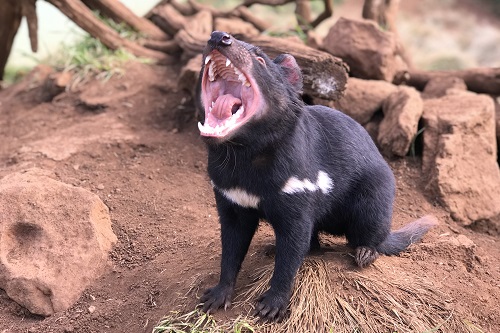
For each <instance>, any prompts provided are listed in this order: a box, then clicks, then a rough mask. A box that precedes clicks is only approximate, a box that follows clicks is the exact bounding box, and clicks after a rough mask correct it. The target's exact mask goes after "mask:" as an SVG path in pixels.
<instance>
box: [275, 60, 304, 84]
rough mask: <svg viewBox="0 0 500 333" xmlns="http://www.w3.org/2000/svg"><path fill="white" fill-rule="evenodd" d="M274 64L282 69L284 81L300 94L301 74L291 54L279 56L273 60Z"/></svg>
mask: <svg viewBox="0 0 500 333" xmlns="http://www.w3.org/2000/svg"><path fill="white" fill-rule="evenodd" d="M274 63H276V64H278V65H280V66H281V67H282V68H283V69H284V72H285V78H286V80H287V81H288V82H289V83H290V84H291V85H292V86H294V88H295V89H296V90H297V92H299V93H301V92H302V72H301V70H300V67H299V65H298V64H297V61H296V60H295V58H294V57H293V56H292V55H291V54H280V55H279V56H277V57H276V58H275V59H274Z"/></svg>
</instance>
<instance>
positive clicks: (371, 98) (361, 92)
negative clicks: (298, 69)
mask: <svg viewBox="0 0 500 333" xmlns="http://www.w3.org/2000/svg"><path fill="white" fill-rule="evenodd" d="M397 90H398V87H397V86H395V85H393V84H391V83H388V82H385V81H380V80H362V79H357V78H354V77H350V78H349V79H348V81H347V89H346V91H345V94H344V96H343V97H342V98H341V99H339V100H338V101H336V102H331V101H326V102H322V101H320V100H316V99H315V100H314V103H315V104H323V105H327V106H329V107H332V108H334V109H338V110H340V111H342V112H344V113H345V114H347V115H349V116H350V117H352V118H353V119H354V120H356V121H357V122H358V123H360V124H361V125H365V124H367V123H368V122H369V121H370V119H372V117H373V115H374V114H375V112H377V111H379V110H382V104H383V103H384V100H385V99H386V98H387V97H388V96H389V95H390V94H392V93H393V92H395V91H397Z"/></svg>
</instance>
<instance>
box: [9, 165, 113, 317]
mask: <svg viewBox="0 0 500 333" xmlns="http://www.w3.org/2000/svg"><path fill="white" fill-rule="evenodd" d="M48 174H49V173H47V172H43V171H41V170H36V169H35V170H29V171H26V172H19V173H14V174H10V175H7V176H5V177H4V178H2V179H1V180H0V216H2V219H1V220H0V288H2V289H4V290H5V292H6V293H7V295H8V296H9V297H10V298H11V299H12V300H14V301H15V302H17V303H18V304H20V305H22V306H24V307H26V308H27V309H28V310H29V311H30V312H32V313H34V314H39V315H42V316H49V315H52V314H53V313H55V312H59V311H64V310H66V309H67V308H69V307H70V306H71V305H72V304H73V303H74V302H75V301H76V300H77V299H78V298H79V297H80V294H81V293H82V292H83V290H84V289H85V288H86V287H87V286H89V284H90V283H92V281H93V280H94V279H96V278H97V277H98V276H100V275H101V274H102V273H103V271H104V268H105V267H106V263H107V256H108V252H109V251H110V250H111V248H112V246H113V244H115V243H116V241H117V238H116V236H115V235H114V233H113V231H112V230H111V220H110V217H109V213H108V208H107V207H106V206H105V205H104V203H103V202H102V201H101V200H100V199H99V197H98V196H96V195H95V194H93V193H91V192H89V191H87V190H85V189H82V188H78V187H73V186H70V185H67V184H64V183H61V182H59V181H56V180H54V179H52V178H50V177H48V176H47V175H48Z"/></svg>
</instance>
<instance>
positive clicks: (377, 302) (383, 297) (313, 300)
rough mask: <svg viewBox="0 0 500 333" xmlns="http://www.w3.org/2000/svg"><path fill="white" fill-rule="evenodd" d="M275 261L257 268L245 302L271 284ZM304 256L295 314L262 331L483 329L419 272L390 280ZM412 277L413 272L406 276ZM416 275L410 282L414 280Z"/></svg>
mask: <svg viewBox="0 0 500 333" xmlns="http://www.w3.org/2000/svg"><path fill="white" fill-rule="evenodd" d="M272 272H273V267H272V265H270V266H266V267H264V268H262V269H261V270H259V271H258V272H257V273H256V274H255V279H254V282H253V283H252V284H251V285H250V288H248V291H246V292H245V293H243V294H242V295H241V296H240V302H241V303H242V304H244V303H247V304H252V303H253V302H254V300H255V299H256V298H257V297H258V296H259V295H260V294H262V293H263V292H264V291H265V290H267V288H268V286H269V280H270V279H271V276H272ZM380 276H381V278H380V279H379V278H378V277H377V279H375V278H373V277H368V276H366V275H363V274H360V273H357V272H353V271H347V270H340V269H338V268H336V269H331V268H329V267H328V266H327V264H326V263H325V262H324V261H323V260H320V259H314V258H308V259H306V260H305V262H304V264H303V265H302V267H301V269H300V270H299V272H298V274H297V278H296V284H295V288H294V292H293V295H292V297H291V304H290V309H291V312H290V317H289V318H287V319H285V320H284V321H283V322H281V323H276V324H266V325H262V326H260V327H259V328H258V329H257V330H256V331H258V332H273V333H278V332H350V333H351V332H398V333H404V332H429V333H430V332H456V333H473V332H482V331H481V330H480V329H479V328H478V327H477V326H475V325H473V324H472V323H470V322H469V321H466V320H463V319H462V318H459V317H458V316H457V315H456V314H455V313H454V311H453V309H452V308H451V307H450V302H449V300H447V298H446V297H445V295H444V294H443V293H441V292H440V291H439V290H438V289H437V288H436V287H434V286H432V285H431V284H429V283H426V282H425V281H423V280H422V279H419V278H418V277H411V279H407V281H403V280H401V281H394V280H393V281H388V280H384V279H383V274H381V275H380ZM406 278H408V277H406ZM409 281H411V282H409Z"/></svg>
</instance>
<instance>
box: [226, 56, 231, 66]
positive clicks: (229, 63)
mask: <svg viewBox="0 0 500 333" xmlns="http://www.w3.org/2000/svg"><path fill="white" fill-rule="evenodd" d="M229 65H231V60H229V58H227V59H226V67H227V66H229Z"/></svg>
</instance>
